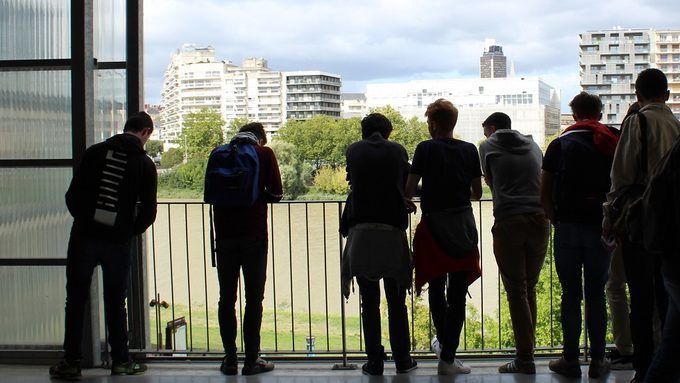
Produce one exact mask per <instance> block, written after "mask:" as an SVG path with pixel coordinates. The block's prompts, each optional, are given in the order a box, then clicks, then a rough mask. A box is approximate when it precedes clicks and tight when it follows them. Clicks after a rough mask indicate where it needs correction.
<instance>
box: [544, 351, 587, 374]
mask: <svg viewBox="0 0 680 383" xmlns="http://www.w3.org/2000/svg"><path fill="white" fill-rule="evenodd" d="M548 368H550V371H552V372H555V373H558V374H560V375H563V376H567V377H569V378H580V377H581V364H580V362H579V361H578V359H574V360H567V359H565V358H564V356H563V357H561V358H559V359H557V360H551V361H550V363H548Z"/></svg>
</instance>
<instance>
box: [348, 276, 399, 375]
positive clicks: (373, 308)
mask: <svg viewBox="0 0 680 383" xmlns="http://www.w3.org/2000/svg"><path fill="white" fill-rule="evenodd" d="M357 284H358V285H359V293H360V295H361V320H362V322H363V324H364V343H365V345H366V355H367V356H368V359H369V360H383V359H384V358H385V348H384V347H383V345H382V341H381V334H382V330H381V328H380V283H379V282H378V281H372V280H369V279H366V278H363V277H357ZM383 284H384V287H385V297H386V298H387V314H388V319H389V328H390V346H391V347H392V356H393V358H394V361H395V363H396V364H397V366H398V367H399V366H402V365H403V366H406V365H408V364H409V363H410V362H411V354H410V348H411V342H410V339H409V331H408V314H407V311H406V286H401V285H399V283H397V282H396V281H394V280H393V279H387V278H386V279H383Z"/></svg>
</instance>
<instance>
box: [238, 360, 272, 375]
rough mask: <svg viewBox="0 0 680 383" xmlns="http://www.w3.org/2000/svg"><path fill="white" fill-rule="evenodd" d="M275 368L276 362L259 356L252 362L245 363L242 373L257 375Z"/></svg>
mask: <svg viewBox="0 0 680 383" xmlns="http://www.w3.org/2000/svg"><path fill="white" fill-rule="evenodd" d="M273 369H274V363H272V362H267V361H266V360H264V359H262V358H257V360H255V361H254V362H252V363H248V364H244V365H243V369H242V370H241V374H243V375H255V374H261V373H263V372H269V371H271V370H273Z"/></svg>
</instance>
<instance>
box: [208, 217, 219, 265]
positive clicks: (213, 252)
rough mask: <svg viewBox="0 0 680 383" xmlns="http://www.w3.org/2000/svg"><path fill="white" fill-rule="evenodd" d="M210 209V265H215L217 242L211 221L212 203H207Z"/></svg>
mask: <svg viewBox="0 0 680 383" xmlns="http://www.w3.org/2000/svg"><path fill="white" fill-rule="evenodd" d="M209 206H210V209H209V210H208V211H209V212H210V213H209V214H210V259H211V260H212V267H217V244H216V243H215V225H214V223H213V222H214V221H213V205H209Z"/></svg>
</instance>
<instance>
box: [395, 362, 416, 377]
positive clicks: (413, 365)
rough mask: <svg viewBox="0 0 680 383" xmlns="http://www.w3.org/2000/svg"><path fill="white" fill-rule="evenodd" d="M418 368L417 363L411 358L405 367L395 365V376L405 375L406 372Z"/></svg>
mask: <svg viewBox="0 0 680 383" xmlns="http://www.w3.org/2000/svg"><path fill="white" fill-rule="evenodd" d="M416 368H418V362H416V361H415V359H413V358H411V361H410V362H408V363H406V364H405V365H401V366H400V365H399V364H397V374H405V373H407V372H411V371H413V370H415V369H416Z"/></svg>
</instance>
